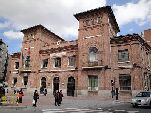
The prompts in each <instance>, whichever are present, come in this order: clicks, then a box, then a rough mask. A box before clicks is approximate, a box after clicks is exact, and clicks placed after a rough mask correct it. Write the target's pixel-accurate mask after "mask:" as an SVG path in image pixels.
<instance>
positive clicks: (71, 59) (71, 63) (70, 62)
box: [68, 56, 76, 67]
mask: <svg viewBox="0 0 151 113" xmlns="http://www.w3.org/2000/svg"><path fill="white" fill-rule="evenodd" d="M75 60H76V57H75V56H70V57H68V66H73V67H74V66H75Z"/></svg>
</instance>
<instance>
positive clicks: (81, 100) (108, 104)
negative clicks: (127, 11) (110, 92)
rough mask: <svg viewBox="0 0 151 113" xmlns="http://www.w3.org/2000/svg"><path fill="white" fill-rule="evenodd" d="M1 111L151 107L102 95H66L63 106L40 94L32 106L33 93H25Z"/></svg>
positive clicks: (70, 112) (146, 112)
mask: <svg viewBox="0 0 151 113" xmlns="http://www.w3.org/2000/svg"><path fill="white" fill-rule="evenodd" d="M0 113H151V108H149V107H148V108H147V107H146V108H144V107H138V108H133V107H132V106H131V104H130V100H125V101H123V100H118V101H116V100H115V99H111V98H101V97H93V98H91V97H68V96H64V98H63V102H62V104H61V106H55V105H54V97H53V96H52V95H50V94H48V95H47V96H44V95H40V99H39V100H38V103H37V107H32V94H28V93H25V96H24V97H23V103H21V104H19V105H18V106H14V105H13V106H10V105H6V106H2V105H1V106H0Z"/></svg>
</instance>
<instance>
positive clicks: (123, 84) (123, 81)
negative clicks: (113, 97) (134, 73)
mask: <svg viewBox="0 0 151 113" xmlns="http://www.w3.org/2000/svg"><path fill="white" fill-rule="evenodd" d="M119 84H120V90H131V76H130V75H126V74H121V75H120V76H119Z"/></svg>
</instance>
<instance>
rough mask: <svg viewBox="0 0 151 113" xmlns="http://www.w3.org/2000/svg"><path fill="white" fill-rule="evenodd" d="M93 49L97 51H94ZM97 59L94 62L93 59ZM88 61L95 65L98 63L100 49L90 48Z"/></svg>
mask: <svg viewBox="0 0 151 113" xmlns="http://www.w3.org/2000/svg"><path fill="white" fill-rule="evenodd" d="M93 49H95V50H94V51H92V50H93ZM92 56H93V57H95V59H94V60H92V59H93V58H91V57H92ZM88 61H89V62H91V63H93V62H98V49H97V48H96V47H90V48H89V52H88Z"/></svg>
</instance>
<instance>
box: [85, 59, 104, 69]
mask: <svg viewBox="0 0 151 113" xmlns="http://www.w3.org/2000/svg"><path fill="white" fill-rule="evenodd" d="M104 67H105V66H104V65H103V63H102V60H100V61H94V62H85V63H83V65H82V69H83V70H86V69H101V68H104Z"/></svg>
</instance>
